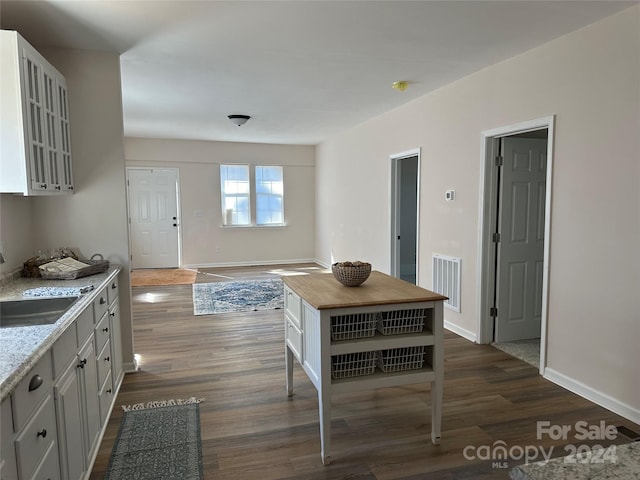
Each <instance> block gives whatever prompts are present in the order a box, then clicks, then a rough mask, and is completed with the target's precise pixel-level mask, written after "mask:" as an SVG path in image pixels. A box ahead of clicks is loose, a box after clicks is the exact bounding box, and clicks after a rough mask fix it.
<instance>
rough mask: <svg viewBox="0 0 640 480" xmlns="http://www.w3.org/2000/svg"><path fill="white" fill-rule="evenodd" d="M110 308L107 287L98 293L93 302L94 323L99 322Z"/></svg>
mask: <svg viewBox="0 0 640 480" xmlns="http://www.w3.org/2000/svg"><path fill="white" fill-rule="evenodd" d="M108 307H109V301H108V297H107V287H104V288H103V289H102V290H100V293H98V296H97V297H96V298H95V300H94V301H93V319H94V321H96V322H97V321H99V320H100V319H101V318H102V316H103V315H104V314H105V313H106V311H107V308H108Z"/></svg>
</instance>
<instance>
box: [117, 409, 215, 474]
mask: <svg viewBox="0 0 640 480" xmlns="http://www.w3.org/2000/svg"><path fill="white" fill-rule="evenodd" d="M104 478H105V480H131V479H134V478H135V479H139V480H202V478H203V476H202V445H201V439H200V406H199V404H198V403H190V404H186V405H171V406H166V407H157V408H144V409H137V410H130V411H125V412H124V416H123V417H122V423H121V424H120V430H119V432H118V437H117V438H116V442H115V445H114V446H113V451H112V452H111V458H110V459H109V466H108V468H107V473H106V475H105V477H104Z"/></svg>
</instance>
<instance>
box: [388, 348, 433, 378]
mask: <svg viewBox="0 0 640 480" xmlns="http://www.w3.org/2000/svg"><path fill="white" fill-rule="evenodd" d="M377 359H378V368H379V369H380V370H382V371H383V372H384V373H391V372H402V371H405V370H416V369H418V368H422V365H424V345H423V346H419V347H402V348H391V349H389V350H380V351H379V352H378V355H377Z"/></svg>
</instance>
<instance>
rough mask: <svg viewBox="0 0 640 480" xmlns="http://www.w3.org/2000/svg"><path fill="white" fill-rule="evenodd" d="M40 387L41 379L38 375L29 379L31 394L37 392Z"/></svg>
mask: <svg viewBox="0 0 640 480" xmlns="http://www.w3.org/2000/svg"><path fill="white" fill-rule="evenodd" d="M40 385H42V377H41V376H40V375H34V376H33V377H31V381H29V391H30V392H33V391H34V390H37V389H38V388H40Z"/></svg>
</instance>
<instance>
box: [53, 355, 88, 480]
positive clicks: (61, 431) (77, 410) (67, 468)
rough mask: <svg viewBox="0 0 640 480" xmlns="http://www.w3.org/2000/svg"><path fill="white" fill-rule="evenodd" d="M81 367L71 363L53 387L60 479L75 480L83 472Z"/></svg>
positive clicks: (76, 362) (76, 363) (75, 362)
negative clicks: (80, 444)
mask: <svg viewBox="0 0 640 480" xmlns="http://www.w3.org/2000/svg"><path fill="white" fill-rule="evenodd" d="M79 365H80V363H78V361H77V360H76V361H74V362H73V363H71V364H70V365H69V366H68V368H67V370H66V371H65V373H64V374H63V375H62V377H61V378H60V380H59V381H58V383H57V384H56V385H55V387H54V395H55V404H56V420H57V423H58V444H59V448H60V464H61V465H60V468H61V471H62V478H68V479H69V480H77V479H79V478H82V474H83V473H84V470H85V456H84V449H83V448H78V443H79V440H80V439H81V438H82V437H83V432H82V425H83V422H82V402H81V392H80V381H79V379H80V373H79V372H78V370H80V368H79Z"/></svg>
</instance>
